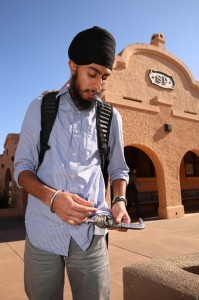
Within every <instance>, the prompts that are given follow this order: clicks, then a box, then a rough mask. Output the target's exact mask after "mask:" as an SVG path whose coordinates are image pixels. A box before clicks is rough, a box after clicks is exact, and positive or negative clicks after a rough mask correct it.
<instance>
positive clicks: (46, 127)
mask: <svg viewBox="0 0 199 300" xmlns="http://www.w3.org/2000/svg"><path fill="white" fill-rule="evenodd" d="M57 94H58V92H49V93H48V94H46V95H44V97H43V99H42V104H41V132H40V153H39V164H38V168H37V170H38V169H39V167H40V165H41V164H42V162H43V159H44V155H45V152H46V150H49V149H50V146H49V145H48V140H49V137H50V133H51V130H52V127H53V124H54V122H55V119H56V116H57V112H58V107H59V97H58V98H56V96H57Z"/></svg>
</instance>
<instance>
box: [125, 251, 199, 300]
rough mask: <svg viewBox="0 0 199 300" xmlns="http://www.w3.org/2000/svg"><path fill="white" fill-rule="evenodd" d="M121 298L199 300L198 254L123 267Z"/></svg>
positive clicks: (129, 299) (128, 299)
mask: <svg viewBox="0 0 199 300" xmlns="http://www.w3.org/2000/svg"><path fill="white" fill-rule="evenodd" d="M123 294H124V300H133V299H136V300H138V299H139V300H157V299H158V300H168V299H169V300H176V299H181V298H183V299H199V253H198V252H197V253H192V254H186V255H179V256H174V257H167V258H157V259H152V260H151V261H149V262H144V263H137V264H135V265H132V266H129V267H125V268H124V269H123Z"/></svg>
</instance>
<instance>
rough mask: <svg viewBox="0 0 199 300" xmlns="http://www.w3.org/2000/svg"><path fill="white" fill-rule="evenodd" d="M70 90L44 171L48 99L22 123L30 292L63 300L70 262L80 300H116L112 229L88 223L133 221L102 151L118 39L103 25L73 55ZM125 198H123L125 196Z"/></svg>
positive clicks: (19, 177) (19, 175)
mask: <svg viewBox="0 0 199 300" xmlns="http://www.w3.org/2000/svg"><path fill="white" fill-rule="evenodd" d="M68 55H69V68H70V72H71V79H70V84H69V85H68V86H67V87H64V88H62V89H61V90H60V91H59V94H58V96H60V104H59V110H58V114H57V117H56V120H55V123H54V126H53V129H52V132H51V135H50V139H49V144H50V146H51V148H50V150H48V151H46V153H45V156H44V160H43V163H42V164H41V166H40V167H39V169H38V170H37V167H38V152H39V145H40V130H41V112H40V109H41V100H42V96H40V97H38V98H37V99H35V100H34V101H33V102H32V103H31V105H30V107H29V109H28V111H27V113H26V116H25V119H24V122H23V125H22V130H21V134H20V140H19V144H18V147H17V151H16V155H15V172H14V176H15V180H16V182H17V183H18V185H19V186H21V187H23V188H24V189H25V190H26V191H27V192H28V193H29V196H28V205H27V210H26V216H25V223H26V231H27V238H26V246H25V258H24V262H25V290H26V293H27V295H28V297H29V299H37V300H41V299H42V300H47V299H54V300H59V299H63V287H64V267H65V264H66V268H67V272H68V277H69V281H70V285H71V290H72V294H73V299H76V300H77V299H78V300H80V299H81V300H84V299H85V300H88V299H89V300H97V299H101V300H102V299H103V300H104V299H106V300H107V299H109V297H110V291H109V266H108V258H107V247H106V242H105V230H104V229H100V228H98V227H95V226H93V225H92V224H90V225H88V224H86V223H85V221H86V220H87V218H90V217H92V216H94V215H96V214H103V215H110V214H111V213H112V215H113V216H114V217H115V218H116V222H117V223H120V222H126V223H129V222H130V218H129V215H128V213H127V211H126V206H125V202H124V201H123V200H122V197H121V199H120V198H119V201H116V202H115V204H114V205H113V206H112V210H111V211H110V209H109V208H108V205H107V203H106V201H105V185H104V179H103V175H102V171H101V167H100V164H101V162H100V155H99V150H98V145H97V129H96V102H97V101H101V100H100V95H101V92H102V90H104V88H105V82H106V80H107V79H108V77H109V76H110V75H111V70H112V66H113V62H114V58H115V40H114V38H113V36H112V35H111V34H110V33H109V32H108V31H106V30H105V29H102V28H100V27H96V26H95V27H93V28H90V29H87V30H84V31H82V32H80V33H78V34H77V35H76V36H75V37H74V39H73V40H72V42H71V44H70V47H69V50H68ZM109 147H110V154H109V166H108V172H109V174H110V182H111V184H112V190H113V196H114V197H115V196H117V195H119V196H123V195H125V192H126V184H127V183H128V167H127V166H126V163H125V159H124V153H123V137H122V121H121V116H120V114H119V112H118V111H117V110H116V109H113V117H112V122H111V127H110V137H109ZM117 199H118V198H117Z"/></svg>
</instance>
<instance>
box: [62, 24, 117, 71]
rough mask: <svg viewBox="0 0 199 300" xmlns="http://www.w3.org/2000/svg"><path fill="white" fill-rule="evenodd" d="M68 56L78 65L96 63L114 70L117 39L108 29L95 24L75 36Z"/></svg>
mask: <svg viewBox="0 0 199 300" xmlns="http://www.w3.org/2000/svg"><path fill="white" fill-rule="evenodd" d="M68 56H69V59H71V60H73V61H74V62H75V63H76V64H77V65H89V64H92V63H95V64H98V65H101V66H104V67H107V68H109V69H110V70H112V67H113V62H114V60H115V39H114V37H113V36H112V34H111V33H110V32H108V31H107V30H105V29H103V28H100V27H97V26H94V27H92V28H89V29H86V30H84V31H81V32H79V33H78V34H77V35H76V36H75V37H74V39H73V40H72V42H71V44H70V46H69V48H68Z"/></svg>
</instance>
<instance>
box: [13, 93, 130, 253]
mask: <svg viewBox="0 0 199 300" xmlns="http://www.w3.org/2000/svg"><path fill="white" fill-rule="evenodd" d="M58 96H60V104H59V110H58V114H57V117H56V120H55V123H54V126H53V129H52V131H51V135H50V139H49V145H50V146H51V148H50V150H48V151H46V153H45V156H44V160H43V163H42V165H41V166H40V168H39V170H38V173H37V176H38V177H39V178H40V180H41V181H43V182H45V183H46V184H47V185H49V186H51V187H53V188H55V189H60V190H66V191H69V192H71V193H75V194H78V195H79V196H81V197H82V198H86V199H88V200H90V201H93V203H94V206H95V207H97V208H98V211H97V213H98V214H106V215H107V214H110V209H109V208H108V205H107V202H106V201H105V186H104V180H103V175H102V172H101V167H100V156H99V151H98V145H97V130H96V109H95V107H94V108H93V109H91V110H82V111H79V110H78V109H77V107H76V106H75V104H74V102H73V100H72V99H71V97H70V94H69V93H68V90H67V88H66V87H64V88H63V89H62V90H61V91H60V92H59V94H58ZM42 97H43V96H42V95H41V96H39V97H38V98H36V99H35V100H34V101H32V103H31V104H30V106H29V108H28V110H27V112H26V115H25V118H24V121H23V124H22V129H21V133H20V139H19V143H18V146H17V150H16V154H15V171H14V178H15V181H16V182H17V184H18V177H19V174H20V173H21V172H22V171H24V170H29V171H32V172H34V173H36V169H37V165H38V152H39V148H40V130H41V111H40V110H41V100H42ZM99 101H101V100H99ZM109 146H110V157H109V158H110V162H109V166H108V172H109V174H110V181H111V182H112V181H113V180H115V179H124V180H126V181H127V182H128V167H127V165H126V163H125V159H124V152H123V147H124V146H123V135H122V120H121V116H120V114H119V112H118V111H117V110H116V109H115V108H114V109H113V118H112V122H111V127H110V137H109ZM18 185H19V184H18ZM25 223H26V231H27V234H28V237H29V239H30V241H31V243H32V244H33V245H34V246H36V247H38V248H41V249H44V250H47V251H50V252H53V253H56V254H59V255H67V253H68V248H69V243H70V238H71V237H73V238H74V239H75V241H76V242H77V243H78V244H79V246H80V247H81V248H82V249H83V250H86V248H87V247H88V244H89V241H90V240H91V238H92V236H93V234H104V230H103V229H97V228H94V227H93V225H87V224H81V225H77V226H71V225H69V224H67V223H65V222H63V221H62V220H61V219H60V218H59V217H58V216H57V215H56V214H53V213H51V211H50V209H49V207H48V206H46V205H45V204H44V203H43V202H42V201H40V200H38V199H37V198H35V197H33V196H32V195H30V194H29V196H28V204H27V209H26V216H25Z"/></svg>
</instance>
